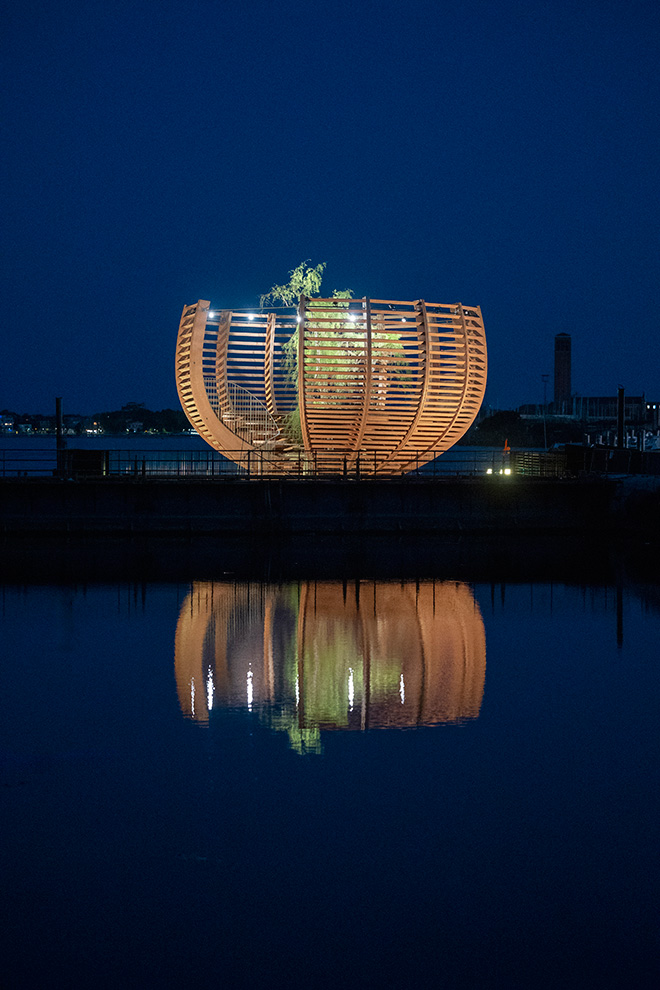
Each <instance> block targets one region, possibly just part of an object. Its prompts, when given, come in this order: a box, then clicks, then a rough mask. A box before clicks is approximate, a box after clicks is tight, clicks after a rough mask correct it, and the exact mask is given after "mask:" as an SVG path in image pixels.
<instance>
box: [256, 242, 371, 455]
mask: <svg viewBox="0 0 660 990" xmlns="http://www.w3.org/2000/svg"><path fill="white" fill-rule="evenodd" d="M325 268H326V262H325V261H322V262H321V263H320V264H318V265H312V263H311V259H310V258H308V259H307V260H306V261H301V262H300V264H299V265H297V266H296V268H293V269H292V270H291V271H290V272H289V281H288V282H285V283H284V284H283V285H273V286H271V288H270V290H269V291H268V292H265V293H264V294H263V295H262V296H260V298H259V305H260V306H261V308H262V309H263V308H264V307H266V306H273V305H281V306H297V305H298V301H299V299H300V297H301V296H305V298H306V300H307V303H306V309H307V312H308V314H309V315H311V314H312V313H313V310H314V305H315V303H314V297H317V298H318V296H319V294H320V292H321V282H322V280H323V273H324V271H325ZM332 298H333V299H338V300H339V299H352V298H353V292H352V290H351V289H335V290H334V292H333V293H332ZM316 305H318V303H317V304H316ZM339 305H341V304H340V303H338V306H339ZM343 326H344V323H343V321H338V322H337V323H336V324H335V323H331V324H326V325H325V327H326V329H327V330H328V331H329V332H334V331H335V330H340V329H342V328H343ZM353 336H354V337H356V338H357V337H358V334H353ZM282 350H283V357H284V367H285V369H286V374H287V378H288V380H289V381H290V382H291V384H292V385H294V386H295V387H296V388H297V386H298V327H297V326H296V328H295V330H294V331H293V333H292V334H291V336H290V337H289V339H288V340H287V342H286V343H285V344H284V347H283V348H282ZM283 427H284V431H285V433H286V435H287V437H288V439H289V440H291V441H292V442H293V443H299V444H302V428H301V424H300V408H299V406H298V405H296V407H295V409H293V410H292V411H291V412H290V413H289V414H288V415H287V416H286V418H285V420H284V424H283Z"/></svg>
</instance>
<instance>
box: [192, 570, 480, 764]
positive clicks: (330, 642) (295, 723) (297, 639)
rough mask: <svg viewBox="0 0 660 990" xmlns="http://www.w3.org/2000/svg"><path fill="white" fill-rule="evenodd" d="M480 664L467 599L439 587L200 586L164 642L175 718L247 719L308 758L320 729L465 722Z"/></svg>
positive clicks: (463, 589)
mask: <svg viewBox="0 0 660 990" xmlns="http://www.w3.org/2000/svg"><path fill="white" fill-rule="evenodd" d="M485 662H486V647H485V636H484V628H483V622H482V619H481V614H480V612H479V609H478V606H477V605H476V603H475V601H474V598H473V596H472V593H471V591H470V589H469V587H468V586H467V585H464V584H453V583H446V582H441V583H436V582H432V581H425V582H420V583H414V582H402V583H400V584H399V583H390V582H365V581H362V582H359V581H358V582H354V583H353V584H342V583H341V582H329V581H328V582H304V583H302V584H301V585H300V586H299V587H298V586H278V585H269V586H264V585H257V584H223V583H203V582H200V583H197V584H194V585H193V587H192V590H191V592H190V594H189V595H188V596H187V598H186V600H185V601H184V603H183V605H182V607H181V612H180V616H179V621H178V624H177V631H176V638H175V673H176V681H177V690H178V693H179V700H180V704H181V708H182V710H183V712H184V714H185V715H187V716H189V717H191V718H193V719H195V721H198V722H202V723H204V722H207V721H208V717H209V712H210V711H211V709H212V708H213V707H215V706H217V705H222V706H224V707H235V708H248V709H249V710H255V711H256V712H258V713H259V715H260V717H261V718H262V719H263V720H264V721H266V722H267V723H268V724H269V725H271V726H272V727H273V728H276V729H282V730H286V731H287V732H288V734H289V737H290V740H291V744H292V746H293V747H294V748H295V749H297V750H298V751H300V752H306V751H310V750H312V751H317V750H318V748H319V731H320V730H322V729H366V728H376V727H395V726H398V727H401V728H403V727H411V726H416V725H432V724H435V723H439V722H455V721H460V720H462V719H466V718H474V717H476V716H477V715H478V713H479V709H480V706H481V699H482V695H483V686H484V677H485Z"/></svg>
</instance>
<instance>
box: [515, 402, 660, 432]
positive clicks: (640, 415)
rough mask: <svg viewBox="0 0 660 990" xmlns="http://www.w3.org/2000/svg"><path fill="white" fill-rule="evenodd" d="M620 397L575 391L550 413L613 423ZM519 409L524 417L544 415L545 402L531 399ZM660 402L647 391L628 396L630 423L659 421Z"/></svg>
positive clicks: (552, 408) (560, 416) (628, 417)
mask: <svg viewBox="0 0 660 990" xmlns="http://www.w3.org/2000/svg"><path fill="white" fill-rule="evenodd" d="M617 410H618V398H617V396H616V395H574V396H572V398H571V399H570V401H568V402H563V403H562V404H561V406H560V407H557V406H556V404H555V403H552V405H551V406H550V409H549V410H548V413H549V415H550V416H556V417H559V418H561V419H575V420H578V421H579V422H583V423H594V424H595V423H603V424H605V423H612V424H615V423H616V421H617ZM518 412H519V413H520V415H521V416H523V417H524V418H526V419H527V418H535V417H541V416H543V406H541V405H533V404H530V403H527V404H525V405H523V406H519V407H518ZM659 412H660V404H659V403H652V402H647V401H646V398H645V397H644V396H643V395H626V396H625V397H624V416H625V421H626V423H629V424H635V425H637V426H641V425H643V424H645V423H654V424H655V423H657V420H658V413H659Z"/></svg>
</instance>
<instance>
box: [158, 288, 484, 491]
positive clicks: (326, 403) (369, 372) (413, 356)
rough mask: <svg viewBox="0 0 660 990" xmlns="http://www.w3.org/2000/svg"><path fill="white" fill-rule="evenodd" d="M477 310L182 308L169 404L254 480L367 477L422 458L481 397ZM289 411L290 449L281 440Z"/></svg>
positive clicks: (470, 415)
mask: <svg viewBox="0 0 660 990" xmlns="http://www.w3.org/2000/svg"><path fill="white" fill-rule="evenodd" d="M486 368H487V359H486V338H485V334H484V327H483V320H482V316H481V310H480V308H479V307H478V306H463V305H462V304H461V303H452V304H445V303H426V302H424V301H423V300H418V301H416V302H400V301H394V300H384V299H367V298H364V299H308V298H305V297H302V298H301V300H300V305H299V307H298V309H297V311H296V310H293V309H286V310H278V311H271V312H263V311H262V312H258V311H257V312H253V313H248V312H237V311H232V310H221V311H215V312H214V311H212V310H211V309H210V304H209V303H208V302H205V301H203V300H200V301H199V302H197V303H195V304H194V305H192V306H186V307H184V310H183V314H182V317H181V323H180V326H179V335H178V339H177V350H176V380H177V388H178V392H179V398H180V400H181V404H182V406H183V409H184V411H185V413H186V415H187V416H188V418H189V420H190V422H191V423H192V425H193V426H194V427H195V429H196V430H197V431H198V433H200V435H201V436H202V437H204V439H205V440H206V441H207V443H209V444H210V445H211V447H213V448H214V449H216V450H218V451H221V452H222V453H224V454H225V455H226V456H228V457H230V458H231V459H233V460H235V461H236V462H237V463H240V464H245V461H246V458H247V455H248V453H250V452H252V451H255V452H258V453H259V457H258V459H256V458H253V469H254V468H255V467H256V466H257V465H259V466H260V469H261V470H262V471H263V472H264V473H271V472H274V471H284V472H286V471H287V469H291V470H294V469H295V467H296V465H297V468H298V469H299V468H300V458H301V455H302V456H303V458H304V459H306V463H310V461H311V460H312V459H313V460H314V464H315V467H317V469H319V468H320V469H327V470H329V471H339V470H340V469H341V468H342V467H343V468H344V469H346V468H347V467H351V468H352V467H353V466H354V465H355V463H356V462H359V459H360V458H362V461H363V464H365V465H366V464H368V465H369V471H370V472H371V471H373V472H374V473H382V474H391V473H400V472H402V471H406V470H412V469H413V468H415V467H417V466H419V465H420V464H424V463H426V462H428V461H431V460H433V459H434V458H435V457H437V456H438V454H441V453H442V452H443V451H445V450H447V449H448V448H449V447H451V446H452V445H453V444H455V443H456V442H457V441H458V440H459V439H460V438H461V437H462V436H463V434H464V433H465V432H466V430H467V429H468V428H469V426H470V425H471V423H472V422H473V420H474V418H475V416H476V415H477V413H478V411H479V407H480V406H481V403H482V400H483V397H484V392H485V388H486ZM297 408H298V409H299V413H300V430H301V433H302V440H300V438H298V440H297V442H296V440H295V438H294V436H293V434H292V432H291V414H292V413H294V411H295V410H296V409H297Z"/></svg>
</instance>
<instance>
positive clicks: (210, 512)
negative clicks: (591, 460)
mask: <svg viewBox="0 0 660 990" xmlns="http://www.w3.org/2000/svg"><path fill="white" fill-rule="evenodd" d="M655 498H656V500H657V498H658V496H657V493H656V494H655ZM621 518H622V512H621V498H620V490H619V485H618V483H617V482H615V481H613V480H610V479H576V480H558V479H539V478H522V477H500V476H495V477H483V478H461V479H442V480H426V479H396V480H373V481H347V480H343V479H336V480H335V479H330V480H316V481H301V480H288V479H287V480H260V481H244V480H222V481H212V480H206V479H204V480H187V479H186V480H183V479H176V480H175V479H171V480H170V479H148V478H147V479H113V478H107V479H98V480H92V479H89V480H81V481H60V480H57V479H53V478H34V479H31V478H26V479H22V478H19V479H10V480H3V481H0V532H4V533H5V534H6V535H8V536H12V535H40V534H43V535H46V534H51V535H65V534H70V535H77V536H78V535H81V536H82V535H94V534H124V535H138V534H143V535H152V534H153V535H156V534H164V535H167V534H169V535H188V534H189V535H194V534H209V535H211V534H213V535H229V534H231V535H234V536H236V535H240V534H249V535H252V536H254V535H258V534H260V533H263V534H264V535H286V534H298V533H299V534H304V533H316V534H330V533H342V534H344V533H345V534H388V533H389V534H403V533H418V534H420V533H422V534H423V533H468V532H495V533H496V532H500V531H501V532H512V531H516V532H521V531H540V532H542V531H571V530H573V531H580V532H583V533H584V532H599V531H600V532H603V531H605V530H615V529H617V528H618V527H619V526H620V525H621Z"/></svg>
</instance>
